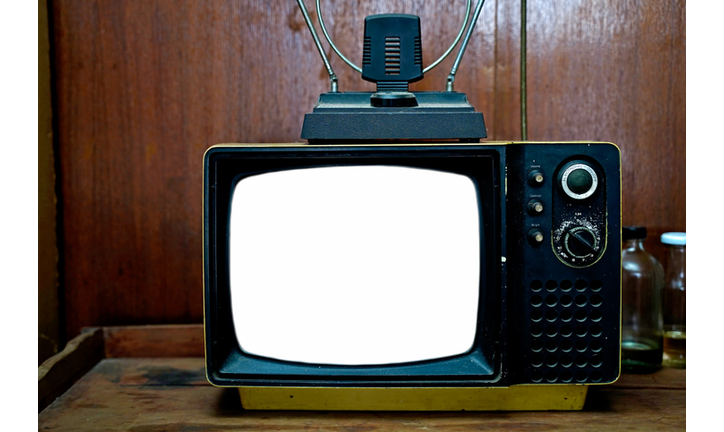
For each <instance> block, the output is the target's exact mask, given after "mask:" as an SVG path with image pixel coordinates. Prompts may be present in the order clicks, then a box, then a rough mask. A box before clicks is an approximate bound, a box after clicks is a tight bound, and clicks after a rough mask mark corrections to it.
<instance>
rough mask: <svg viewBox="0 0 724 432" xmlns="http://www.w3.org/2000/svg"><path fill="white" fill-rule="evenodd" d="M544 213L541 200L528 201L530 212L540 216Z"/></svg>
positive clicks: (532, 214)
mask: <svg viewBox="0 0 724 432" xmlns="http://www.w3.org/2000/svg"><path fill="white" fill-rule="evenodd" d="M542 213H543V203H542V202H540V201H539V200H530V201H529V202H528V214H529V215H531V216H538V215H539V214H542Z"/></svg>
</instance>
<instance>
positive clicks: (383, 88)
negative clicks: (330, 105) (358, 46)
mask: <svg viewBox="0 0 724 432" xmlns="http://www.w3.org/2000/svg"><path fill="white" fill-rule="evenodd" d="M423 76H424V74H423V70H422V38H421V34H420V17H418V16H416V15H405V14H383V15H372V16H368V17H367V18H365V31H364V49H363V55H362V79H364V80H366V81H371V82H374V83H376V84H377V93H375V94H373V95H372V96H371V98H370V102H371V103H372V105H373V106H378V107H410V106H417V100H416V98H415V95H414V94H412V93H410V92H409V85H410V83H411V82H415V81H419V80H421V79H422V78H423Z"/></svg>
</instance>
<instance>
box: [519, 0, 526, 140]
mask: <svg viewBox="0 0 724 432" xmlns="http://www.w3.org/2000/svg"><path fill="white" fill-rule="evenodd" d="M526 3H527V1H526V0H522V1H521V3H520V139H521V140H522V141H528V83H527V81H528V78H527V75H528V74H527V71H526V69H527V64H526V63H527V62H526V57H527V55H528V48H527V41H526V39H527V38H526V32H527V21H528V20H527V11H526Z"/></svg>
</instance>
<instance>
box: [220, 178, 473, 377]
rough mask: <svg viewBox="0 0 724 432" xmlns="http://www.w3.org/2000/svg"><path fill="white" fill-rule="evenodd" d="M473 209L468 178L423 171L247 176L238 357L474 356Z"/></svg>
mask: <svg viewBox="0 0 724 432" xmlns="http://www.w3.org/2000/svg"><path fill="white" fill-rule="evenodd" d="M477 202H478V201H477V194H476V189H475V186H474V184H473V182H472V181H471V180H470V179H469V178H468V177H465V176H462V175H458V174H452V173H445V172H439V171H433V170H426V169H413V168H403V167H390V166H355V167H324V168H309V169H296V170H288V171H280V172H273V173H267V174H261V175H256V176H252V177H248V178H245V179H243V180H241V181H240V182H239V183H238V184H237V186H236V188H235V190H234V193H233V197H232V207H231V216H230V251H229V253H230V259H229V260H230V263H229V264H230V285H231V302H232V314H233V319H234V326H235V331H236V335H237V339H238V342H239V344H240V346H241V349H242V350H243V351H245V352H247V353H251V354H255V355H259V356H264V357H271V358H276V359H280V360H288V361H298V362H306V363H323V364H340V365H376V364H388V363H402V362H410V361H420V360H428V359H435V358H440V357H446V356H451V355H456V354H462V353H464V352H466V351H468V350H469V349H470V348H471V347H472V344H473V340H474V337H475V330H476V321H477V313H478V289H479V288H478V287H479V278H480V261H479V258H480V257H479V254H480V252H479V250H480V237H479V228H478V225H479V216H478V203H477Z"/></svg>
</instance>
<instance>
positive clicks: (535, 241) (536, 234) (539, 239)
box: [528, 228, 546, 246]
mask: <svg viewBox="0 0 724 432" xmlns="http://www.w3.org/2000/svg"><path fill="white" fill-rule="evenodd" d="M545 239H546V238H545V236H544V235H543V231H541V230H540V229H538V228H533V229H532V230H530V231H528V243H530V244H532V245H533V246H538V245H539V244H542V243H543V241H544V240H545Z"/></svg>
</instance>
